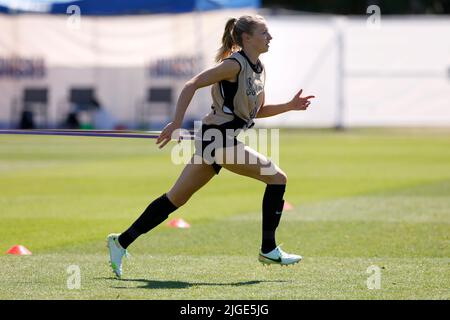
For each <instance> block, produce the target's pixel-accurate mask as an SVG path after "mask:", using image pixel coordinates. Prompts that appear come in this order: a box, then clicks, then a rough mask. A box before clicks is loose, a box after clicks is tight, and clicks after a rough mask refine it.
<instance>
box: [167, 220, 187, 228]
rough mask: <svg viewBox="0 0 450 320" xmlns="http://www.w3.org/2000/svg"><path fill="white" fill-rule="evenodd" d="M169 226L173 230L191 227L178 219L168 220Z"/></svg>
mask: <svg viewBox="0 0 450 320" xmlns="http://www.w3.org/2000/svg"><path fill="white" fill-rule="evenodd" d="M169 226H170V227H173V228H182V229H185V228H190V227H191V225H190V224H189V223H187V222H186V221H184V220H183V219H181V218H178V219H177V218H175V219H172V220H170V221H169Z"/></svg>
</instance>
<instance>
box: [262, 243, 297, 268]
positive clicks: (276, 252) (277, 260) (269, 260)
mask: <svg viewBox="0 0 450 320" xmlns="http://www.w3.org/2000/svg"><path fill="white" fill-rule="evenodd" d="M258 260H259V262H261V263H262V264H265V265H267V264H279V265H282V266H287V265H290V264H295V263H298V262H300V261H301V260H302V257H301V256H298V255H296V254H289V253H286V252H284V251H283V250H281V248H280V246H278V247H276V248H275V249H273V250H272V251H270V252H269V253H262V251H260V252H259V257H258Z"/></svg>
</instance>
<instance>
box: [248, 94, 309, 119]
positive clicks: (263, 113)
mask: <svg viewBox="0 0 450 320" xmlns="http://www.w3.org/2000/svg"><path fill="white" fill-rule="evenodd" d="M302 92H303V89H301V90H300V91H299V92H298V93H297V94H296V95H295V96H294V98H292V100H291V101H289V102H287V103H282V104H270V105H264V100H265V97H264V96H263V103H262V107H261V108H260V109H259V111H258V114H257V115H256V118H267V117H271V116H275V115H277V114H280V113H284V112H287V111H291V110H306V109H308V107H309V105H310V104H311V101H309V99H312V98H315V96H307V97H301V94H302Z"/></svg>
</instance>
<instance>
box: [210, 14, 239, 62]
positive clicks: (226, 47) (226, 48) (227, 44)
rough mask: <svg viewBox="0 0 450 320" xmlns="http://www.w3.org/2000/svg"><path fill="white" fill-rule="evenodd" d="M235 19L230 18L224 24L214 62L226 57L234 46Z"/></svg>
mask: <svg viewBox="0 0 450 320" xmlns="http://www.w3.org/2000/svg"><path fill="white" fill-rule="evenodd" d="M236 21H237V19H236V18H231V19H229V20H228V21H227V23H226V25H225V31H224V32H223V36H222V46H221V47H220V48H219V50H217V55H216V59H215V60H216V62H221V61H222V60H223V59H225V58H227V57H228V56H229V55H230V54H232V53H233V51H234V50H235V48H236V45H237V44H236V41H235V40H234V38H233V29H234V26H235V24H236Z"/></svg>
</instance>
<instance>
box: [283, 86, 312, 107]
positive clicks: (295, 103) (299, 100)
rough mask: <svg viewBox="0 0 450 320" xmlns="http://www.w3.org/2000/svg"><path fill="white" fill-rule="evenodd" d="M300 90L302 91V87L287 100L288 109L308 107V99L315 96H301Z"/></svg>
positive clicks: (309, 102)
mask: <svg viewBox="0 0 450 320" xmlns="http://www.w3.org/2000/svg"><path fill="white" fill-rule="evenodd" d="M302 92H303V89H300V91H299V92H298V93H297V94H296V95H295V96H294V98H292V100H291V101H290V102H289V105H290V110H306V109H308V107H309V105H310V104H311V101H309V99H312V98H315V96H307V97H301V95H302Z"/></svg>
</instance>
